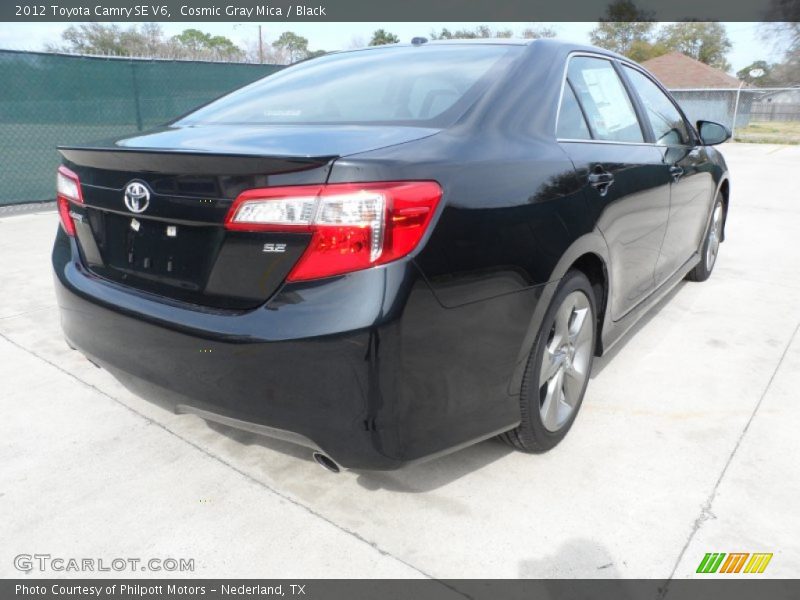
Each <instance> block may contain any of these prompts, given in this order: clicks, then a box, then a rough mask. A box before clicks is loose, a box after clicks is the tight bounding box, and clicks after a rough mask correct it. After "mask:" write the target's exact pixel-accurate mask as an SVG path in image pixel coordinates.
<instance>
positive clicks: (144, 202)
mask: <svg viewBox="0 0 800 600" xmlns="http://www.w3.org/2000/svg"><path fill="white" fill-rule="evenodd" d="M149 205H150V190H149V189H147V185H145V184H144V183H143V182H141V181H131V182H130V183H129V184H128V186H127V187H126V188H125V206H127V207H128V210H129V211H131V212H133V213H143V212H144V211H146V210H147V207H148V206H149Z"/></svg>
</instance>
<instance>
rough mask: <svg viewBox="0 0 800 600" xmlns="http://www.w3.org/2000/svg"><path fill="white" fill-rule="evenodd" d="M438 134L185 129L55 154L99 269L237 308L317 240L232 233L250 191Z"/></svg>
mask: <svg viewBox="0 0 800 600" xmlns="http://www.w3.org/2000/svg"><path fill="white" fill-rule="evenodd" d="M434 132H435V131H433V130H428V129H422V128H402V127H391V128H389V127H349V126H336V127H315V128H305V127H295V126H289V127H287V126H283V127H281V126H277V127H238V126H226V127H221V126H210V127H184V128H171V129H165V130H160V131H156V132H153V133H151V134H145V135H141V136H136V137H133V138H127V139H123V140H118V141H116V142H113V143H108V144H96V145H91V146H82V147H60V148H59V151H60V152H61V154H62V155H63V157H64V159H65V162H66V164H67V166H68V167H69V168H70V169H72V170H73V171H74V172H75V173H76V174H77V175H78V177H79V178H80V183H81V190H82V193H83V204H82V205H73V210H72V215H73V217H74V218H75V220H76V223H75V225H76V233H77V238H78V241H79V245H80V248H81V254H82V259H83V261H84V263H85V264H86V266H87V267H88V268H89V269H90V270H91V271H93V272H94V273H95V274H97V275H99V276H101V277H103V278H106V279H108V280H111V281H114V282H116V283H118V284H122V285H125V286H129V287H131V288H135V289H139V290H142V291H145V292H149V293H153V294H157V295H160V296H164V297H167V298H170V299H174V300H179V301H184V302H189V303H193V304H198V305H203V306H212V307H218V308H224V309H239V310H241V309H248V308H252V307H255V306H258V305H260V304H262V303H263V302H265V301H266V300H267V299H268V298H269V297H270V296H271V295H272V294H273V293H274V292H275V291H276V290H277V289H278V287H279V286H280V285H281V284H282V283H283V281H284V280H285V278H286V275H287V274H288V273H289V271H290V270H291V269H292V267H293V266H294V264H295V263H296V262H297V260H298V259H299V258H300V256H301V255H302V254H303V252H304V250H305V249H306V247H307V245H308V242H309V240H310V234H308V233H293V232H245V231H229V230H226V229H225V227H224V219H225V215H226V214H227V212H228V210H229V208H230V206H231V204H232V202H233V201H234V199H235V198H236V197H237V196H238V195H239V194H240V193H241V192H242V191H244V190H247V189H254V188H263V187H270V186H277V185H281V186H286V185H309V184H322V183H325V181H326V179H327V176H328V173H329V171H330V166H331V164H332V163H333V161H334V160H336V158H338V157H339V156H343V155H345V154H352V153H357V152H362V151H367V150H370V149H373V148H378V147H382V146H386V145H393V144H397V143H403V142H407V141H411V140H413V139H419V138H420V137H425V136H427V135H430V134H432V133H434Z"/></svg>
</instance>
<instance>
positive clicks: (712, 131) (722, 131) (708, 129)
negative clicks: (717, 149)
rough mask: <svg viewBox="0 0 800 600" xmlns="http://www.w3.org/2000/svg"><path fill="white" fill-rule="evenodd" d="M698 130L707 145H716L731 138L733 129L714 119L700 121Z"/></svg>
mask: <svg viewBox="0 0 800 600" xmlns="http://www.w3.org/2000/svg"><path fill="white" fill-rule="evenodd" d="M697 131H698V133H699V134H700V140H701V141H702V142H703V145H705V146H715V145H717V144H721V143H722V142H725V141H727V140H729V139H730V137H731V130H730V129H728V128H727V127H725V125H720V124H719V123H715V122H714V121H698V122H697Z"/></svg>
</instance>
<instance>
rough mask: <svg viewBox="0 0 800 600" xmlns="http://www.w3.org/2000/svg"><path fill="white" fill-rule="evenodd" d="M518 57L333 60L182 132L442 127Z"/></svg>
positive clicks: (279, 76)
mask: <svg viewBox="0 0 800 600" xmlns="http://www.w3.org/2000/svg"><path fill="white" fill-rule="evenodd" d="M523 51H524V46H513V45H500V44H494V45H489V44H487V45H480V46H468V45H457V44H454V45H452V46H428V47H407V48H396V47H395V48H380V49H375V50H364V51H355V52H343V53H340V54H330V55H327V56H322V57H320V58H315V59H313V60H310V61H307V62H302V63H299V64H297V65H294V66H292V67H289V68H287V69H284V70H282V71H279V72H277V73H275V74H274V75H270V76H269V77H266V78H264V79H262V80H260V81H257V82H255V83H254V84H251V85H249V86H247V87H244V88H242V89H240V90H237V91H235V92H233V93H231V94H228V95H227V96H224V97H222V98H220V99H219V100H216V101H214V102H212V103H211V104H209V105H207V106H205V107H203V108H200V109H199V110H197V111H195V112H194V113H192V114H190V115H188V116H187V117H185V118H184V119H182V120H181V121H180V124H181V125H188V124H194V123H230V124H233V123H236V124H285V123H287V124H288V123H315V124H322V123H330V124H338V123H353V124H362V123H363V124H369V123H387V124H391V123H407V124H417V123H419V124H426V125H427V124H430V125H436V126H441V125H447V124H448V123H449V122H453V121H454V120H455V119H456V118H458V116H459V115H460V114H461V113H462V112H463V111H464V110H466V108H467V107H468V106H469V105H470V104H471V103H472V102H474V101H475V100H476V99H477V98H478V97H479V96H480V94H481V93H482V92H483V91H484V90H485V89H486V88H487V87H488V86H489V85H490V84H491V83H492V82H493V81H495V80H496V79H497V78H498V77H499V76H500V75H502V73H503V72H504V67H506V66H508V65H509V64H510V63H511V62H512V61H513V59H514V58H516V57H518V56H520V55H521V54H522V52H523Z"/></svg>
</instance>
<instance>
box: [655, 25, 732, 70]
mask: <svg viewBox="0 0 800 600" xmlns="http://www.w3.org/2000/svg"><path fill="white" fill-rule="evenodd" d="M658 41H659V42H660V43H662V44H664V46H666V47H667V48H669V49H670V50H676V51H678V52H681V53H682V54H685V55H686V56H690V57H692V58H693V59H695V60H699V61H700V62H703V63H706V64H707V65H711V66H712V67H716V68H717V69H722V70H723V71H727V70H729V69H730V68H731V65H730V63H729V62H728V60H727V59H726V56H727V54H728V51H729V50H730V49H731V48H732V47H733V44H731V41H730V39H729V38H728V34H727V32H726V31H725V26H724V25H723V24H722V23H714V22H701V21H688V22H684V23H672V24H670V25H667V26H665V27H664V29H663V30H662V31H661V33H660V34H659V36H658Z"/></svg>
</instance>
